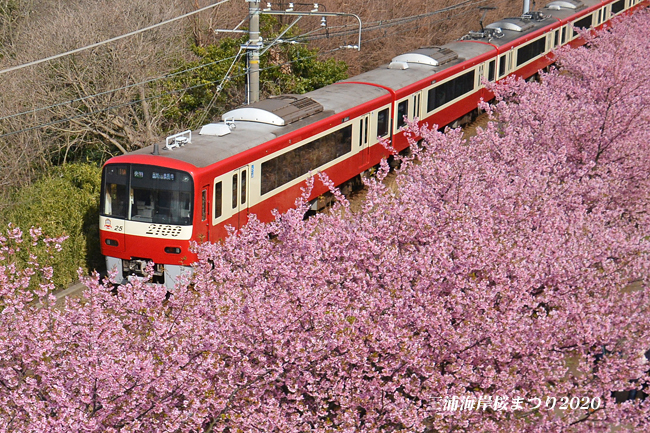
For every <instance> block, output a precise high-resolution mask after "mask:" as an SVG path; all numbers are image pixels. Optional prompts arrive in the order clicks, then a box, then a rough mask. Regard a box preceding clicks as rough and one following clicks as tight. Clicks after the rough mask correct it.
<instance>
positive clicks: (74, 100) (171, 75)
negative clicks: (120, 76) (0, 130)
mask: <svg viewBox="0 0 650 433" xmlns="http://www.w3.org/2000/svg"><path fill="white" fill-rule="evenodd" d="M236 57H237V56H230V57H225V58H223V59H219V60H216V61H214V62H210V63H203V64H200V65H198V66H194V67H192V68H188V69H183V70H182V71H177V72H172V73H169V74H165V75H161V76H158V77H155V78H149V79H147V80H145V81H140V82H138V83H133V84H128V85H126V86H123V87H118V88H115V89H111V90H106V91H104V92H99V93H95V94H92V95H86V96H82V97H80V98H76V99H70V100H68V101H63V102H58V103H56V104H52V105H48V106H46V107H39V108H34V109H32V110H26V111H22V112H20V113H15V114H10V115H8V116H3V117H0V121H2V120H7V119H11V118H13V117H18V116H24V115H25V114H34V113H38V112H39V111H43V110H49V109H51V108H56V107H60V106H62V105H69V104H74V103H75V102H81V101H85V100H86V99H91V98H96V97H98V96H104V95H108V94H110V93H115V92H119V91H121V90H128V89H131V88H133V87H138V86H143V85H145V84H149V83H153V82H154V81H160V80H165V79H168V78H172V77H175V76H177V75H181V74H184V73H186V72H192V71H195V70H197V69H201V68H205V67H207V66H212V65H217V64H219V63H223V62H225V61H228V60H232V59H234V58H236Z"/></svg>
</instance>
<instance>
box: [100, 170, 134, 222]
mask: <svg viewBox="0 0 650 433" xmlns="http://www.w3.org/2000/svg"><path fill="white" fill-rule="evenodd" d="M128 170H129V169H128V167H127V166H126V165H107V166H106V168H104V179H103V190H104V194H102V202H103V203H102V206H101V210H102V215H104V216H112V217H120V218H126V216H127V215H126V211H127V209H128V206H127V200H128V181H129V176H128Z"/></svg>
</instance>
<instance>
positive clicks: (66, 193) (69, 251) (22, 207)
mask: <svg viewBox="0 0 650 433" xmlns="http://www.w3.org/2000/svg"><path fill="white" fill-rule="evenodd" d="M100 180H101V172H100V169H99V168H98V167H97V166H95V165H93V164H68V165H65V166H61V167H54V168H52V171H51V173H50V174H48V175H47V176H45V177H42V178H41V179H39V180H38V181H36V182H35V183H33V184H31V185H28V186H26V187H23V188H20V189H19V190H17V191H15V192H14V194H13V195H12V204H11V205H10V207H9V208H7V209H6V210H5V211H4V213H3V214H2V215H0V222H2V223H3V226H6V225H7V224H8V223H11V224H12V225H14V226H17V227H21V228H24V229H28V228H30V227H39V228H40V229H41V230H42V233H43V235H44V236H48V237H52V238H58V237H61V236H68V239H67V241H66V242H65V243H64V245H63V250H62V251H61V252H60V253H59V254H57V255H56V256H55V257H54V258H53V259H52V267H53V268H54V275H55V277H54V280H53V282H54V284H55V285H56V286H57V287H61V286H64V285H66V284H69V283H70V282H72V281H74V280H75V279H76V277H77V269H78V268H80V267H81V268H83V269H84V271H90V270H92V269H100V268H101V266H102V260H101V255H100V252H99V228H98V222H97V221H98V219H99V190H100ZM33 252H34V253H35V254H36V255H37V256H38V259H39V261H42V260H45V259H47V257H46V256H45V254H49V253H46V252H45V250H44V249H39V248H35V249H34V251H33ZM25 259H26V258H25Z"/></svg>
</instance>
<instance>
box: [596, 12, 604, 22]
mask: <svg viewBox="0 0 650 433" xmlns="http://www.w3.org/2000/svg"><path fill="white" fill-rule="evenodd" d="M602 22H603V10H602V9H598V22H596V24H600V23H602Z"/></svg>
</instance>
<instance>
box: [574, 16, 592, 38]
mask: <svg viewBox="0 0 650 433" xmlns="http://www.w3.org/2000/svg"><path fill="white" fill-rule="evenodd" d="M573 27H574V29H573V37H576V36H578V29H588V28H589V27H591V15H587V16H586V17H584V18H580V19H579V20H578V21H576V22H575V23H573Z"/></svg>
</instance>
